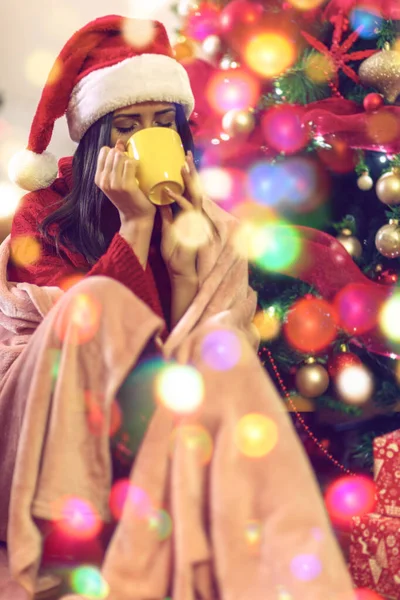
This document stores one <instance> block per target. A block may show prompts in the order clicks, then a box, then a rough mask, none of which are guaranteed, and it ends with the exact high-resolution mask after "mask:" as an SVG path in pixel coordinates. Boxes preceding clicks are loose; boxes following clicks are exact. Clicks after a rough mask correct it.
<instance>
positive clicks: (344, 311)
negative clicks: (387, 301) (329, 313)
mask: <svg viewBox="0 0 400 600" xmlns="http://www.w3.org/2000/svg"><path fill="white" fill-rule="evenodd" d="M334 306H335V308H336V311H337V314H338V317H339V323H340V327H341V328H342V329H344V330H345V331H346V332H348V333H357V334H361V333H365V332H367V331H370V330H371V329H372V328H373V327H375V325H376V324H377V320H378V314H379V308H380V298H378V297H377V296H375V295H374V294H373V293H372V292H371V290H370V286H367V285H365V284H363V283H350V284H348V285H346V286H345V287H344V288H343V289H342V290H340V292H339V293H338V294H337V295H336V296H335V299H334Z"/></svg>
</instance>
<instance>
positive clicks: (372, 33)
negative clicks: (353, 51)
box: [350, 7, 383, 40]
mask: <svg viewBox="0 0 400 600" xmlns="http://www.w3.org/2000/svg"><path fill="white" fill-rule="evenodd" d="M382 23H383V19H382V17H381V16H379V14H378V13H377V12H376V13H375V12H374V11H373V10H368V9H366V8H363V7H357V8H354V9H353V10H352V11H351V13H350V26H351V28H352V29H353V30H354V31H355V30H356V29H357V30H358V33H359V36H360V38H362V39H364V40H372V39H374V38H376V37H378V34H379V31H380V30H381V29H382Z"/></svg>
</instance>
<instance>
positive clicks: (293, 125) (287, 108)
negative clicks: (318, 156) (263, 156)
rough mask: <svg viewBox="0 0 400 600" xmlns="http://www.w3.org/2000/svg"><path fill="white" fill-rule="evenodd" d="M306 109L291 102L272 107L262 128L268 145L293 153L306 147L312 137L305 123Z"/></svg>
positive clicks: (263, 119) (264, 119) (278, 150)
mask: <svg viewBox="0 0 400 600" xmlns="http://www.w3.org/2000/svg"><path fill="white" fill-rule="evenodd" d="M303 115H304V109H303V108H302V107H299V106H293V105H291V104H280V105H278V106H274V107H272V108H270V109H269V110H268V111H266V113H265V114H264V116H263V118H262V130H263V134H264V139H265V141H266V143H267V146H269V147H271V148H273V149H274V150H276V151H277V152H285V153H286V154H293V153H295V152H298V151H299V150H301V149H302V148H304V147H305V146H306V145H307V143H308V140H309V138H310V132H309V128H308V126H307V125H306V124H304V123H303Z"/></svg>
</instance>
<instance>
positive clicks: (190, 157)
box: [187, 150, 197, 175]
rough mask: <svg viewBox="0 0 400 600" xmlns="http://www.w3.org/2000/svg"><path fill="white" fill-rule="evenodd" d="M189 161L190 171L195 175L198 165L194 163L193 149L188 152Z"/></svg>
mask: <svg viewBox="0 0 400 600" xmlns="http://www.w3.org/2000/svg"><path fill="white" fill-rule="evenodd" d="M187 163H188V166H189V172H190V173H191V174H192V175H194V173H197V170H196V165H195V164H194V156H193V152H192V151H191V150H188V153H187Z"/></svg>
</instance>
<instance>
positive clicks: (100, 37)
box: [9, 15, 194, 191]
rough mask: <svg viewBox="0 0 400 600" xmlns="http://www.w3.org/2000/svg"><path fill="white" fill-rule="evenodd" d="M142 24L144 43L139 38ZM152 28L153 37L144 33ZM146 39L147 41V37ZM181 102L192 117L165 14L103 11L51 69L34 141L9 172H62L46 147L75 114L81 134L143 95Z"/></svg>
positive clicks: (32, 178) (77, 135)
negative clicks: (129, 15)
mask: <svg viewBox="0 0 400 600" xmlns="http://www.w3.org/2000/svg"><path fill="white" fill-rule="evenodd" d="M134 32H136V33H137V38H138V43H134V40H132V38H135V34H134ZM143 32H145V34H144V35H145V37H146V40H145V41H141V42H140V40H139V38H142V39H143ZM139 42H140V43H139ZM150 100H154V101H160V102H176V103H178V104H181V105H182V106H183V109H184V111H185V114H186V116H187V117H189V116H190V114H191V113H192V111H193V108H194V97H193V93H192V90H191V87H190V82H189V77H188V75H187V73H186V71H185V69H184V68H183V66H182V65H181V64H180V63H178V61H177V60H175V59H174V58H173V51H172V48H171V45H170V42H169V40H168V35H167V32H166V30H165V27H164V26H163V25H162V23H159V22H158V21H145V20H140V19H126V18H124V17H121V16H117V15H110V16H106V17H101V18H99V19H96V20H95V21H92V22H91V23H88V24H87V25H86V26H85V27H83V28H82V29H80V30H79V31H77V32H76V33H75V34H74V35H73V36H72V37H71V38H70V39H69V40H68V42H67V43H66V44H65V46H64V48H63V49H62V50H61V52H60V54H59V56H58V58H57V59H56V61H55V63H54V66H53V69H52V71H51V72H50V75H49V77H48V80H47V82H46V85H45V87H44V90H43V92H42V96H41V98H40V101H39V105H38V108H37V110H36V114H35V116H34V119H33V122H32V126H31V131H30V135H29V143H28V146H27V148H26V149H25V150H22V151H21V152H18V153H17V154H16V155H15V156H14V157H13V158H12V160H11V161H10V165H9V176H10V178H11V179H12V181H14V182H15V183H17V184H18V185H19V186H20V187H22V188H24V189H26V190H30V191H33V190H39V189H42V188H46V187H48V186H49V185H51V184H52V183H53V181H54V180H55V178H56V177H57V171H58V169H57V160H56V158H55V157H54V156H53V155H52V154H50V153H49V152H47V151H46V149H47V147H48V145H49V143H50V140H51V136H52V133H53V128H54V122H55V121H56V119H58V118H59V117H62V116H63V115H64V114H66V116H67V122H68V129H69V133H70V137H71V138H72V140H74V141H75V142H79V140H80V139H81V138H82V137H83V135H84V134H85V132H86V131H87V130H88V129H89V127H90V126H91V125H93V123H95V122H96V121H97V120H98V119H100V118H101V117H103V116H104V115H106V114H108V113H110V112H113V111H115V110H117V109H118V108H123V107H124V106H129V105H130V104H136V103H138V102H146V101H150Z"/></svg>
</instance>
